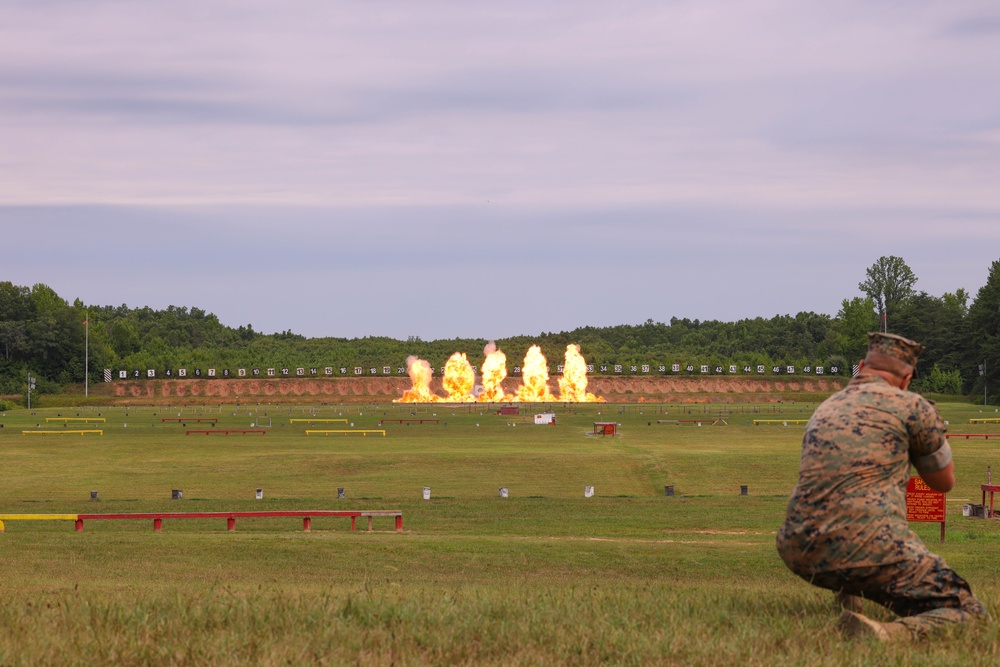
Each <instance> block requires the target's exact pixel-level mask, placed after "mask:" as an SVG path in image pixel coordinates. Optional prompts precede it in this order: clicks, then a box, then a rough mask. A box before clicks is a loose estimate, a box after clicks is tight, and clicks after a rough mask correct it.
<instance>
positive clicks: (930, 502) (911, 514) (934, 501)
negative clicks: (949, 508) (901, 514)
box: [906, 477, 944, 522]
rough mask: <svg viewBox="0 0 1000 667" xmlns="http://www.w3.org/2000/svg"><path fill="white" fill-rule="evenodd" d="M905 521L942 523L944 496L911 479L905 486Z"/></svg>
mask: <svg viewBox="0 0 1000 667" xmlns="http://www.w3.org/2000/svg"><path fill="white" fill-rule="evenodd" d="M906 520H907V521H934V522H943V521H944V494H943V493H941V492H940V491H935V490H934V489H932V488H931V487H929V486H927V483H926V482H924V480H922V479H920V478H919V477H911V478H910V481H909V483H908V484H907V485H906Z"/></svg>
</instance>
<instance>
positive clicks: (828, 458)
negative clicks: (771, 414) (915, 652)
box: [777, 333, 987, 640]
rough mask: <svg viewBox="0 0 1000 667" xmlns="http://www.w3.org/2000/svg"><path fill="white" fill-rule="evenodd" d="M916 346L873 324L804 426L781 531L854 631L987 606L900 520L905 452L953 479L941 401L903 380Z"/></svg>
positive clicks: (941, 478) (956, 617) (931, 625)
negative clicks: (858, 357)
mask: <svg viewBox="0 0 1000 667" xmlns="http://www.w3.org/2000/svg"><path fill="white" fill-rule="evenodd" d="M923 350H924V347H923V346H922V345H919V344H918V343H915V342H914V341H912V340H909V339H906V338H903V337H901V336H895V335H892V334H882V333H872V334H869V347H868V354H867V356H866V357H865V359H864V361H862V362H861V363H860V364H859V366H858V368H859V372H858V375H857V376H856V377H854V378H853V379H852V380H851V381H850V383H849V384H848V385H847V387H845V388H844V389H843V390H841V391H839V392H837V393H836V394H834V395H833V396H831V397H830V398H828V399H827V400H826V401H824V402H823V403H822V404H821V405H820V406H819V407H818V408H817V409H816V412H815V413H814V414H813V416H812V419H810V420H809V424H808V425H807V426H806V431H805V436H804V437H803V439H802V459H801V462H800V465H799V483H798V485H797V486H796V487H795V490H794V491H793V492H792V496H791V498H790V499H789V501H788V510H787V516H786V518H785V522H784V524H782V526H781V529H780V530H779V531H778V538H777V546H778V553H779V554H780V556H781V559H782V560H783V561H785V564H786V565H788V567H789V569H791V570H792V572H794V573H795V574H797V575H799V576H800V577H802V578H803V579H805V580H806V581H808V582H810V583H812V584H814V585H816V586H819V587H821V588H826V589H829V590H832V591H834V592H835V593H836V594H837V599H838V601H840V603H841V605H842V606H843V607H844V611H843V613H842V615H841V617H840V620H839V621H838V627H839V628H840V629H841V631H843V632H844V633H845V634H848V635H850V636H871V637H876V638H878V639H880V640H886V639H892V638H914V637H922V636H924V635H925V634H927V633H928V632H929V631H931V630H933V629H935V628H937V627H940V626H943V625H946V624H949V623H960V622H966V621H971V620H976V619H984V618H986V617H987V612H986V609H985V607H983V605H982V603H981V602H980V601H979V600H977V599H976V597H975V596H974V595H973V594H972V591H971V589H970V588H969V584H968V583H966V581H965V580H964V579H962V577H960V576H958V574H956V573H955V572H954V571H952V570H951V569H949V568H948V566H947V565H946V564H945V562H944V559H942V558H941V557H940V556H937V555H935V554H933V553H931V552H930V551H929V550H928V549H927V547H926V546H925V545H924V544H923V542H921V541H920V538H919V537H917V535H916V534H915V533H914V532H913V531H911V530H910V528H909V526H908V525H907V522H906V484H907V481H908V480H909V474H910V465H911V464H912V465H913V466H914V467H915V468H916V470H917V472H918V473H919V474H920V476H921V477H922V478H923V480H924V481H925V482H926V483H927V485H928V486H930V487H931V488H932V489H934V490H936V491H944V492H947V491H950V490H951V488H952V487H953V486H954V484H955V471H954V465H953V463H952V460H951V448H950V447H949V445H948V441H947V439H946V438H945V435H944V424H943V422H942V421H941V417H940V415H939V414H938V411H937V408H935V407H934V405H933V404H932V403H931V402H929V401H927V400H926V399H924V398H923V397H921V396H919V395H917V394H914V393H911V392H909V391H906V388H907V386H908V385H909V383H910V380H911V379H912V378H913V371H914V368H915V366H916V362H917V358H918V357H919V356H920V353H921V352H923ZM860 598H867V599H869V600H872V601H874V602H877V603H878V604H880V605H882V606H884V607H886V608H888V609H890V610H891V611H893V612H895V613H896V614H897V615H899V616H900V617H901V618H900V619H899V620H897V621H894V622H892V623H879V622H876V621H874V620H872V619H869V618H867V617H866V616H863V615H861V614H860V613H859V612H860V611H861V599H860Z"/></svg>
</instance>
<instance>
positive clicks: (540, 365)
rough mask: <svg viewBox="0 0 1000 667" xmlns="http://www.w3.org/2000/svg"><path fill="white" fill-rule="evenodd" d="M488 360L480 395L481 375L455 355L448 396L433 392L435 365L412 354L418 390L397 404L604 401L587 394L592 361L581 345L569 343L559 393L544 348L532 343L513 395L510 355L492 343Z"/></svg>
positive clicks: (445, 383)
mask: <svg viewBox="0 0 1000 667" xmlns="http://www.w3.org/2000/svg"><path fill="white" fill-rule="evenodd" d="M483 355H484V356H485V357H486V359H485V360H484V361H483V365H482V390H481V391H480V392H479V394H478V395H476V394H475V389H476V373H475V371H474V370H473V369H472V365H471V364H470V363H469V360H468V358H467V357H466V356H465V353H464V352H456V353H455V354H453V355H451V357H450V358H449V359H448V361H447V363H446V364H445V366H444V378H443V379H442V387H443V388H444V390H445V392H447V394H448V395H447V396H446V397H442V396H438V395H437V394H434V393H432V392H431V390H430V383H431V377H432V375H433V373H434V369H432V368H431V365H430V363H428V362H427V361H425V360H423V359H419V358H417V357H408V358H407V360H406V366H407V371H408V372H409V374H410V381H411V382H412V383H413V388H412V389H409V390H407V391H405V392H403V396H402V398H400V399H397V400H396V401H395V402H397V403H470V402H480V403H500V402H504V401H510V402H522V403H542V402H557V401H561V402H567V403H568V402H574V403H595V402H603V401H604V399H603V398H601V397H600V396H595V395H594V394H591V393H589V392H587V362H586V361H584V358H583V355H581V354H580V346H579V345H567V346H566V363H565V365H564V366H563V376H562V377H561V378H560V379H559V396H558V397H557V396H555V395H554V394H552V392H551V391H549V366H548V362H547V361H546V359H545V355H543V354H542V349H541V348H540V347H538V346H537V345H532V346H531V347H530V348H529V349H528V353H527V354H526V355H525V357H524V363H523V364H522V366H521V379H522V384H521V386H520V387H518V389H517V391H516V392H514V393H513V394H508V393H506V392H504V390H503V386H502V385H503V381H504V378H506V377H507V355H505V354H504V353H503V352H502V351H501V350H498V349H497V346H496V343H494V342H493V341H490V342H489V344H488V345H487V346H486V348H485V349H484V350H483Z"/></svg>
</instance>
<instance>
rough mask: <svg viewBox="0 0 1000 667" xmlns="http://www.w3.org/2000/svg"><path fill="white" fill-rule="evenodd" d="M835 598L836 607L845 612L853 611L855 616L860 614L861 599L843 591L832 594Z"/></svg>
mask: <svg viewBox="0 0 1000 667" xmlns="http://www.w3.org/2000/svg"><path fill="white" fill-rule="evenodd" d="M834 597H835V598H836V601H837V605H838V606H839V607H840V608H841V609H844V610H846V611H853V612H855V613H856V614H860V613H861V612H862V606H861V598H860V597H858V596H857V595H850V594H848V593H845V592H844V591H837V592H836V593H835V594H834Z"/></svg>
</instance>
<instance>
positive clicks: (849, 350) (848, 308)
mask: <svg viewBox="0 0 1000 667" xmlns="http://www.w3.org/2000/svg"><path fill="white" fill-rule="evenodd" d="M837 320H838V322H839V325H840V326H839V331H838V333H837V338H836V346H837V352H838V353H839V354H841V355H843V357H844V358H845V359H847V360H848V361H849V362H850V363H855V362H856V361H857V360H858V359H861V358H863V357H864V356H865V351H866V350H867V349H868V332H869V331H874V330H875V328H876V327H877V325H878V323H877V320H876V319H875V309H874V304H873V303H872V300H871V297H860V296H856V297H854V298H853V299H844V301H843V303H841V304H840V312H839V313H837Z"/></svg>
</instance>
